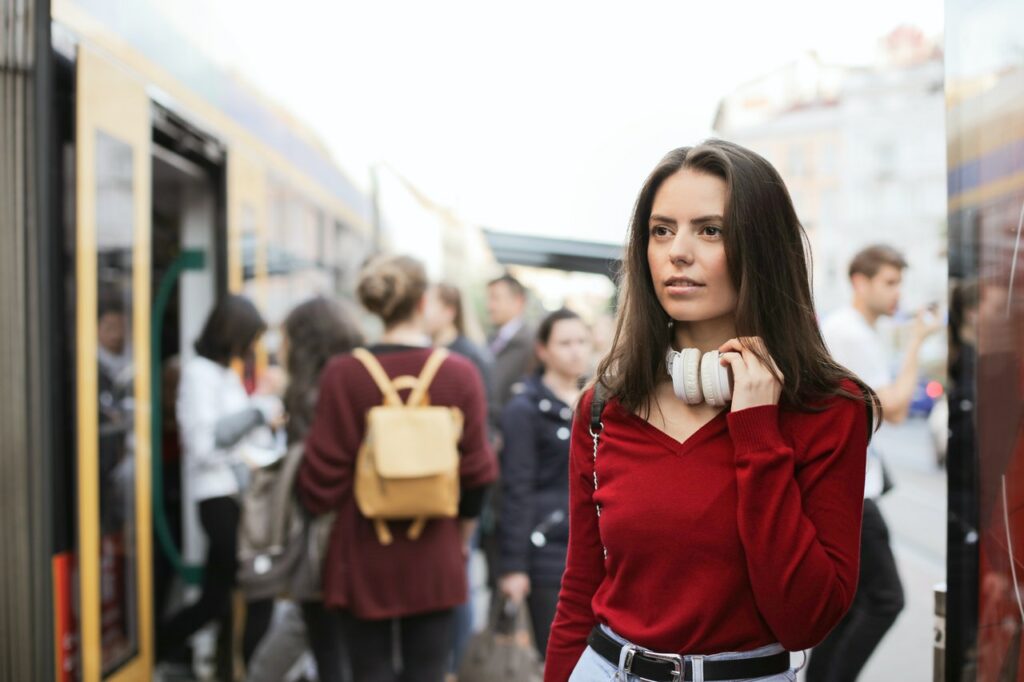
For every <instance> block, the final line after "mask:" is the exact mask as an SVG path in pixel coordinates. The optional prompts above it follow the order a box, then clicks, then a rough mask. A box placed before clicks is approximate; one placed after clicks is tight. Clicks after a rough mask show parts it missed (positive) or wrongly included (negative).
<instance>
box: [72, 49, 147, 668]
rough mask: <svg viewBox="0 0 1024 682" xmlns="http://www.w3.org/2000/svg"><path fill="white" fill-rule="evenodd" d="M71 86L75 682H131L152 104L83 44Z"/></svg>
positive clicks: (143, 471)
mask: <svg viewBox="0 0 1024 682" xmlns="http://www.w3.org/2000/svg"><path fill="white" fill-rule="evenodd" d="M75 82H76V83H75V178H76V192H75V194H76V221H75V222H76V227H75V243H76V249H75V283H76V288H75V293H74V302H75V309H76V316H75V317H76V323H75V340H76V361H75V365H76V368H75V377H76V381H75V425H76V428H75V434H76V436H75V440H76V443H75V446H76V447H75V452H76V464H77V466H76V469H77V475H76V476H77V511H78V513H77V534H78V542H77V549H78V551H77V557H78V578H79V579H78V594H79V599H80V604H79V610H78V615H79V623H78V628H79V632H80V640H79V642H80V646H79V652H80V654H79V655H80V662H81V668H80V676H79V679H81V680H83V682H96V681H98V680H101V679H102V680H141V679H149V677H150V675H151V672H152V666H153V627H152V587H151V576H152V539H151V532H150V523H151V515H150V505H149V499H150V498H149V495H150V449H149V448H150V443H151V433H150V409H149V408H150V378H151V377H150V354H149V328H150V300H151V299H150V276H151V275H150V234H151V227H150V206H151V202H150V172H151V156H150V155H151V149H150V138H151V134H150V133H151V113H150V101H149V98H148V97H147V95H146V90H145V85H144V84H143V83H142V82H140V81H138V80H137V79H135V78H133V77H132V76H131V74H129V73H128V72H127V71H125V70H123V69H122V68H120V67H118V66H117V65H115V64H114V63H112V62H110V61H108V60H107V59H105V58H104V57H103V56H101V55H100V54H98V53H97V52H96V51H94V50H92V49H91V48H90V47H89V46H88V45H85V44H80V45H79V46H78V49H77V53H76V66H75ZM62 608H63V607H62V605H61V603H60V600H58V603H57V614H56V616H57V624H58V632H60V631H61V624H62V620H63V619H66V618H67V617H69V616H70V615H71V612H72V610H71V609H70V608H68V609H66V610H64V613H61V611H62ZM59 647H60V642H58V651H60V648H59ZM62 672H63V671H60V670H59V671H58V675H62ZM60 679H65V678H64V677H63V676H61V677H60Z"/></svg>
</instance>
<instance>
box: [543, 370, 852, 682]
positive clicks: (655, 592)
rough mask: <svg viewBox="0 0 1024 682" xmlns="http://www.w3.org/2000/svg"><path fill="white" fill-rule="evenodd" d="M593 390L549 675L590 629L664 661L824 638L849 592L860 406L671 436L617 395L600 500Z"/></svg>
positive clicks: (578, 456) (551, 681) (576, 463)
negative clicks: (607, 631)
mask: <svg viewBox="0 0 1024 682" xmlns="http://www.w3.org/2000/svg"><path fill="white" fill-rule="evenodd" d="M844 388H846V389H847V390H848V391H851V392H853V393H854V394H855V395H856V394H857V393H858V392H859V389H858V387H857V386H856V385H855V384H854V383H853V382H847V383H846V384H844ZM592 397H593V395H592V392H588V393H587V394H586V395H585V396H584V397H583V399H582V401H581V403H582V404H581V406H580V409H579V412H578V418H577V420H576V423H574V424H573V433H572V441H571V444H570V455H569V520H570V530H569V557H568V565H567V567H566V570H565V574H564V576H563V577H562V591H561V594H560V596H559V602H558V612H557V615H556V616H555V622H554V625H553V626H552V629H551V635H550V638H549V640H548V651H547V661H546V664H545V670H544V679H545V680H546V682H565V680H567V679H568V678H569V675H570V673H571V672H572V669H573V667H574V666H575V665H576V662H577V660H578V659H579V657H580V654H581V653H583V650H584V649H585V648H586V646H587V644H586V639H587V634H588V633H589V632H590V630H591V628H593V627H594V625H596V624H597V623H604V624H606V625H608V626H609V627H611V628H612V630H614V631H615V632H616V633H618V634H619V635H621V636H622V637H625V638H626V639H628V640H630V641H631V642H633V643H634V644H637V645H639V646H642V647H646V648H648V649H651V650H653V651H660V652H666V653H684V654H714V653H720V652H725V651H749V650H751V649H755V648H758V647H761V646H764V645H766V644H772V643H774V642H780V643H781V644H782V645H783V646H785V647H786V648H787V649H790V650H798V649H805V648H809V647H812V646H814V645H816V644H818V643H819V642H820V641H821V640H822V639H824V638H825V635H827V634H828V632H829V630H831V629H832V627H833V626H835V625H836V623H838V622H839V620H840V618H841V617H842V616H843V614H844V613H845V612H846V610H847V609H848V608H849V606H850V604H851V602H852V600H853V595H854V592H855V590H856V588H857V569H858V560H859V557H860V525H861V509H862V506H863V498H864V465H865V455H866V450H867V412H866V409H865V406H864V404H863V403H862V402H858V401H855V400H851V399H848V398H840V397H837V398H833V399H831V400H829V402H828V403H827V404H825V405H823V407H825V408H826V409H825V410H824V411H823V412H820V413H804V412H795V411H791V410H784V409H780V408H779V407H777V406H775V405H771V406H762V407H753V408H750V409H746V410H740V411H738V412H722V413H720V414H719V415H718V416H716V417H715V418H714V419H712V420H711V421H710V422H708V423H707V424H705V425H704V426H703V427H702V428H701V429H699V430H698V431H697V432H696V433H694V434H693V435H692V436H690V438H688V439H687V440H686V442H683V443H680V442H678V441H676V440H675V439H673V438H672V437H670V436H669V435H667V434H666V433H664V432H662V431H660V430H659V429H657V428H655V427H654V426H652V425H651V424H649V423H648V422H646V421H644V420H643V419H641V418H640V417H638V416H637V415H635V414H633V413H632V412H628V411H627V410H625V409H624V408H623V407H622V406H621V405H620V404H619V403H618V402H617V401H615V400H610V401H609V402H608V404H607V406H606V407H605V410H604V415H603V423H604V430H603V432H602V434H601V442H600V448H599V450H598V454H597V478H598V483H599V487H598V490H597V493H596V494H595V492H594V478H593V472H594V463H593V444H592V441H591V438H590V434H589V432H588V428H589V420H588V419H587V418H586V416H587V415H589V413H590V403H591V399H592ZM595 502H597V503H599V504H600V505H601V518H600V521H598V517H597V514H596V512H595V510H594V503H595ZM602 545H603V546H604V547H606V548H607V550H608V556H607V558H604V557H603V555H602Z"/></svg>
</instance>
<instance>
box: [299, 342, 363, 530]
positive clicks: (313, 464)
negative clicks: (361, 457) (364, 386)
mask: <svg viewBox="0 0 1024 682" xmlns="http://www.w3.org/2000/svg"><path fill="white" fill-rule="evenodd" d="M340 373H342V365H341V364H340V363H338V362H334V363H332V364H329V365H328V366H327V368H326V369H324V372H323V377H322V378H321V382H320V396H319V399H318V400H317V405H316V412H315V413H314V415H313V423H312V424H311V425H310V429H309V435H308V436H307V438H306V451H305V455H304V456H303V458H302V464H301V465H300V466H299V474H298V480H297V482H296V487H297V490H298V493H299V500H300V501H301V502H302V505H303V506H304V507H305V508H306V510H307V511H308V512H309V513H310V514H312V515H314V516H319V515H320V514H326V513H327V512H330V511H334V510H336V509H338V507H339V506H341V502H342V500H344V499H345V498H347V497H348V496H349V495H351V494H352V485H353V478H354V473H355V460H356V451H355V449H354V448H352V447H346V443H348V442H349V439H348V438H346V435H349V434H351V433H354V432H355V431H354V419H355V417H354V415H353V414H352V412H353V410H352V406H351V405H350V404H348V402H347V401H346V400H345V396H344V395H343V392H342V387H343V384H342V380H341V377H340V376H339V374H340ZM346 431H347V432H348V433H346Z"/></svg>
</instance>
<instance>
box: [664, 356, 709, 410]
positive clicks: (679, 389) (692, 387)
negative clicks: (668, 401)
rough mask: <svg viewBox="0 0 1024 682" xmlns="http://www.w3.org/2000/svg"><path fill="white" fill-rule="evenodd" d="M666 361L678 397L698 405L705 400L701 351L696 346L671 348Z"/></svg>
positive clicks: (689, 403) (673, 388) (690, 403)
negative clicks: (701, 375) (702, 384)
mask: <svg viewBox="0 0 1024 682" xmlns="http://www.w3.org/2000/svg"><path fill="white" fill-rule="evenodd" d="M666 362H667V363H668V370H669V376H671V377H672V390H673V391H674V392H675V394H676V397H677V398H679V399H680V400H682V401H683V402H685V403H686V404H688V405H697V404H699V403H700V402H701V401H703V400H704V394H703V392H702V391H701V386H700V351H699V350H697V349H696V348H684V349H683V350H682V351H678V352H677V351H674V350H670V351H669V352H668V356H667V357H666Z"/></svg>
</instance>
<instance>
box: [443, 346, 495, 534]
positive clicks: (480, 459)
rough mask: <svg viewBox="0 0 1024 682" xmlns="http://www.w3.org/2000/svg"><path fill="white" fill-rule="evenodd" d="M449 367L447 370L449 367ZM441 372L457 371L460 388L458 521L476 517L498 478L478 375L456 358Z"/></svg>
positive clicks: (445, 365) (465, 362)
mask: <svg viewBox="0 0 1024 682" xmlns="http://www.w3.org/2000/svg"><path fill="white" fill-rule="evenodd" d="M449 365H450V367H449ZM441 371H450V372H459V374H460V376H459V383H460V385H461V387H462V390H461V391H460V395H459V403H458V405H457V407H458V408H459V409H460V410H462V417H463V422H462V437H461V438H460V439H459V486H460V489H461V491H462V493H461V494H462V500H461V501H460V503H459V516H460V517H461V518H476V517H477V516H479V515H480V511H481V510H482V509H483V500H484V492H485V491H486V488H487V486H489V485H490V484H491V483H493V482H494V481H495V479H497V478H498V460H497V458H496V457H495V456H494V452H493V451H492V450H491V446H490V444H489V443H488V442H487V399H486V397H485V396H484V385H483V381H482V380H481V378H480V372H478V371H477V370H476V367H475V366H474V365H473V363H472V362H470V361H469V360H467V359H466V358H464V357H462V356H458V355H452V356H450V357H449V358H448V359H447V360H445V362H444V365H442V368H441Z"/></svg>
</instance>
